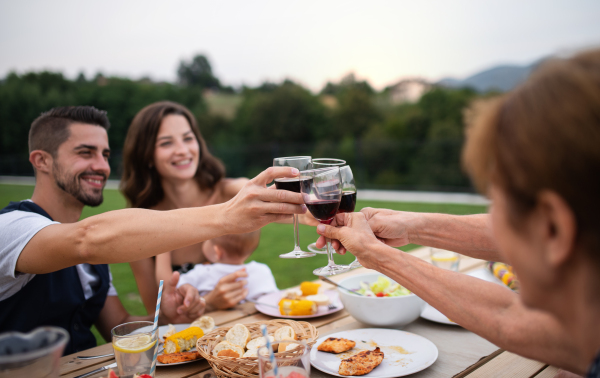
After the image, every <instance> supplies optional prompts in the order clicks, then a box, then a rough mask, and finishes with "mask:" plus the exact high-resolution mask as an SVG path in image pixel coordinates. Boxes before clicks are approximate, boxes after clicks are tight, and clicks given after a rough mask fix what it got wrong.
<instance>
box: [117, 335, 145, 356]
mask: <svg viewBox="0 0 600 378" xmlns="http://www.w3.org/2000/svg"><path fill="white" fill-rule="evenodd" d="M154 344H156V340H155V341H152V337H150V335H139V336H131V337H124V338H121V339H117V340H115V341H114V342H113V348H115V349H116V350H118V351H119V352H123V353H141V352H145V351H147V350H148V349H150V348H152V347H153V346H154Z"/></svg>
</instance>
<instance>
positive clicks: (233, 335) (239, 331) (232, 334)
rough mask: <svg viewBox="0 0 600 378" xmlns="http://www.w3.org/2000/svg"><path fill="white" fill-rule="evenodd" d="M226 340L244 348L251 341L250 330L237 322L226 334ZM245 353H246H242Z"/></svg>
mask: <svg viewBox="0 0 600 378" xmlns="http://www.w3.org/2000/svg"><path fill="white" fill-rule="evenodd" d="M225 340H227V341H229V342H230V343H232V344H235V345H237V346H239V347H240V348H242V350H243V349H244V348H245V347H246V344H248V341H250V331H248V328H246V326H245V325H243V324H236V325H234V326H233V327H231V329H230V330H229V331H227V333H226V334H225ZM242 354H244V353H242Z"/></svg>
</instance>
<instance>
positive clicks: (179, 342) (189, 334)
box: [164, 327, 204, 354]
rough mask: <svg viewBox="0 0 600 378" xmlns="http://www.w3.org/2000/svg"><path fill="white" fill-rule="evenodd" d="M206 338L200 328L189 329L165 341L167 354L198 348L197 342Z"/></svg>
mask: <svg viewBox="0 0 600 378" xmlns="http://www.w3.org/2000/svg"><path fill="white" fill-rule="evenodd" d="M202 336H204V332H203V331H202V329H201V328H199V327H189V328H186V329H184V330H183V331H181V332H177V333H176V334H174V335H171V336H169V337H167V339H166V340H165V351H164V353H165V354H168V353H180V352H187V351H188V350H190V349H192V348H193V347H195V346H196V340H198V338H200V337H202Z"/></svg>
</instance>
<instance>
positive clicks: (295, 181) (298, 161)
mask: <svg viewBox="0 0 600 378" xmlns="http://www.w3.org/2000/svg"><path fill="white" fill-rule="evenodd" d="M311 160H312V159H311V157H310V156H289V157H280V158H275V159H273V166H274V167H294V168H297V169H298V170H299V171H304V170H307V169H311V168H312V163H311ZM300 180H301V179H300V177H298V178H278V179H275V187H276V188H277V189H283V190H289V191H290V192H295V193H300ZM314 256H316V253H314V252H304V251H303V250H302V249H301V248H300V232H299V229H298V215H297V214H294V250H293V251H292V252H288V253H284V254H281V255H279V257H281V258H282V259H301V258H304V257H314Z"/></svg>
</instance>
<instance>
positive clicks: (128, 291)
mask: <svg viewBox="0 0 600 378" xmlns="http://www.w3.org/2000/svg"><path fill="white" fill-rule="evenodd" d="M32 193H33V187H32V186H19V185H0V208H2V207H4V206H6V205H7V204H8V202H9V201H19V200H22V199H27V198H30V197H31V194H32ZM359 195H360V194H359ZM124 207H125V200H124V198H123V197H122V196H121V194H120V193H119V192H118V191H117V190H105V191H104V203H103V204H102V205H100V206H98V207H96V208H91V207H87V206H86V207H85V208H84V210H83V214H82V219H83V218H86V217H89V216H92V215H96V214H99V213H103V212H106V211H110V210H117V209H122V208H124ZM363 207H379V208H387V209H393V210H404V211H419V212H436V213H448V214H475V213H482V212H485V211H486V207H485V206H474V205H454V204H423V203H402V202H381V201H361V200H360V199H359V200H358V202H357V211H358V210H360V209H362V208H363ZM293 239H294V238H293V231H292V225H290V224H270V225H268V226H266V227H264V228H263V229H262V233H261V239H260V245H259V246H258V248H257V250H256V251H255V252H254V253H253V254H252V256H251V258H250V260H255V261H258V262H261V263H265V264H267V265H268V266H269V267H270V268H271V270H272V271H273V275H274V276H275V280H276V282H277V286H279V288H281V289H282V288H286V287H290V286H293V285H297V284H299V283H300V282H302V281H305V280H313V279H314V278H315V276H314V275H313V274H312V271H313V270H314V269H315V268H317V267H319V266H324V265H326V264H327V257H326V256H325V255H318V256H316V257H314V258H308V259H298V260H288V259H280V258H279V257H278V256H279V254H281V253H284V252H289V251H291V250H292V249H293V247H294V245H293V244H294V242H293ZM316 239H317V233H316V230H315V228H314V227H309V226H303V225H301V226H300V245H301V247H302V248H304V249H306V246H307V245H308V244H310V243H312V242H314V241H315V240H316ZM415 247H416V246H415V245H407V246H405V247H402V248H401V249H402V250H405V251H408V250H410V249H413V248H415ZM352 260H354V256H352V255H350V254H348V255H346V256H340V255H336V256H335V261H336V262H338V263H342V264H348V263H350V262H351V261H352ZM110 269H111V272H112V275H113V283H114V285H115V288H116V289H117V291H118V293H119V298H120V299H121V301H122V302H123V305H124V306H125V308H126V309H127V310H128V311H129V312H130V313H131V314H133V315H145V314H146V310H145V309H144V306H143V305H142V301H141V299H140V296H139V293H138V290H137V286H136V283H135V280H134V278H133V274H132V273H131V269H130V268H129V264H111V266H110ZM97 339H98V342H99V343H103V340H102V338H101V337H100V336H99V335H98V334H97Z"/></svg>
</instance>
